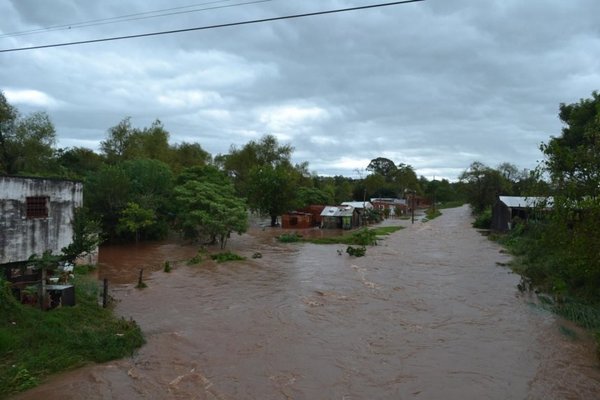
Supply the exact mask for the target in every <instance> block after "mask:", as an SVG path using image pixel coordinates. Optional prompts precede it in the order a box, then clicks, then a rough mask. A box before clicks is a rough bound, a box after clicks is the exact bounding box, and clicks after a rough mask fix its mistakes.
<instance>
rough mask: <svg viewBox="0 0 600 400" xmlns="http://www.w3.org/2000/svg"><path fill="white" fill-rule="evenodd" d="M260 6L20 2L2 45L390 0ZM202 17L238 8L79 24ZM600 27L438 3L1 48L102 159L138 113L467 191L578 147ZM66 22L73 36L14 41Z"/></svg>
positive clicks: (56, 118)
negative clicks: (470, 172)
mask: <svg viewBox="0 0 600 400" xmlns="http://www.w3.org/2000/svg"><path fill="white" fill-rule="evenodd" d="M242 3H252V0H231V1H215V0H128V1H123V0H103V1H97V2H87V1H85V2H84V1H77V0H53V1H46V0H2V1H0V15H2V18H1V19H0V49H9V48H15V47H22V46H33V45H42V44H51V43H57V42H69V41H78V40H87V39H97V38H103V37H110V36H119V35H130V34H137V33H145V32H153V31H160V30H171V29H181V28H191V27H196V26H203V25H211V24H220V23H229V22H237V21H242V20H248V19H258V18H269V17H276V16H283V15H288V14H297V13H307V12H315V11H321V10H329V9H335V8H345V7H354V6H361V5H368V4H376V3H378V2H377V1H373V0H271V1H263V2H254V4H242ZM190 5H197V6H196V7H195V8H189V7H188V8H178V9H177V10H171V11H169V12H171V13H173V12H180V11H191V10H195V9H196V10H197V9H200V8H208V7H222V6H226V5H229V6H231V7H226V8H215V9H212V10H204V11H196V12H187V13H184V14H182V13H179V14H176V15H171V16H165V17H160V18H146V19H136V20H129V21H125V22H118V23H114V21H112V20H105V21H104V23H103V24H98V23H95V24H92V25H93V26H86V27H79V26H78V25H76V24H77V23H80V22H86V21H98V20H100V19H108V18H113V17H120V16H124V15H132V14H139V13H144V12H149V11H155V10H165V9H173V8H175V7H184V6H190ZM152 15H153V14H143V15H137V16H136V18H139V17H142V16H144V17H149V16H152ZM599 18H600V1H598V0H569V1H565V0H426V1H424V2H416V3H410V4H403V5H396V6H391V7H384V8H378V9H368V10H362V11H352V12H347V13H340V14H331V15H323V16H316V17H309V18H302V19H293V20H283V21H277V22H269V23H264V24H256V25H246V26H237V27H228V28H222V29H214V30H204V31H196V32H189V33H180V34H173V35H163V36H156V37H149V38H139V39H131V40H123V41H113V42H105V43H96V44H86V45H80V46H71V47H60V48H48V49H40V50H30V51H20V52H9V53H0V90H2V91H4V93H5V95H6V97H7V98H8V100H9V102H10V103H11V104H13V105H15V106H16V107H17V108H19V110H20V111H21V112H22V113H23V114H27V113H29V112H32V111H46V112H47V113H48V114H49V115H50V117H51V119H52V121H53V122H54V124H55V126H56V131H57V135H58V145H59V146H60V147H71V146H84V147H89V148H92V149H98V144H99V142H100V141H101V140H103V139H104V138H105V137H106V132H107V130H108V129H109V128H110V127H111V126H114V125H116V124H117V123H118V122H119V121H120V120H121V119H123V118H124V117H126V116H130V117H131V118H132V123H133V124H134V126H137V127H144V126H149V125H150V124H151V122H152V121H153V120H155V119H156V118H159V119H160V120H162V121H163V123H164V125H165V128H166V129H167V130H168V131H169V132H170V134H171V142H172V143H177V142H181V141H187V142H198V143H200V144H201V145H202V147H203V148H204V149H205V150H207V151H208V152H210V153H211V154H212V155H213V156H214V155H216V154H219V153H227V152H228V150H229V148H230V146H231V145H232V144H233V145H236V146H238V147H239V146H243V145H244V144H245V143H247V142H248V141H250V140H252V139H259V138H260V137H261V136H263V135H264V134H267V133H269V134H273V135H275V136H276V137H278V138H279V140H280V141H281V142H282V143H289V144H291V145H292V146H293V147H294V148H295V152H294V161H296V162H301V161H308V162H309V166H310V170H311V171H315V172H317V173H318V174H320V175H338V174H341V175H345V176H357V172H356V169H361V170H364V168H365V167H366V166H367V165H368V163H369V161H370V160H371V159H373V158H376V157H386V158H389V159H391V160H393V161H394V162H396V163H406V164H410V165H412V166H413V167H414V168H415V170H416V171H417V174H418V175H424V176H426V177H427V178H428V179H432V178H433V176H436V177H437V178H439V177H446V178H449V179H452V180H454V179H456V177H457V176H458V175H459V174H460V173H461V172H462V171H463V170H464V169H465V168H467V167H468V166H469V164H470V163H471V162H473V161H476V160H478V161H481V162H483V163H485V164H487V165H490V166H494V167H495V166H497V165H498V164H500V163H501V162H505V161H506V162H511V163H514V164H516V165H517V166H518V167H519V168H533V167H535V165H536V162H537V161H538V160H540V159H541V153H540V151H539V150H538V148H539V145H540V143H541V142H545V141H547V140H548V139H549V138H550V136H558V135H560V130H561V123H560V121H559V119H558V117H557V112H558V107H559V104H560V103H571V102H575V101H578V100H579V99H580V98H587V97H590V95H591V92H592V91H594V90H600V22H599V21H600V19H599ZM130 19H131V18H130ZM108 22H111V23H108ZM60 25H70V26H71V28H70V29H61V30H42V31H41V32H37V33H36V34H29V35H14V34H13V33H15V32H21V33H23V32H24V31H31V30H37V29H40V28H46V27H50V26H60ZM7 34H11V35H7Z"/></svg>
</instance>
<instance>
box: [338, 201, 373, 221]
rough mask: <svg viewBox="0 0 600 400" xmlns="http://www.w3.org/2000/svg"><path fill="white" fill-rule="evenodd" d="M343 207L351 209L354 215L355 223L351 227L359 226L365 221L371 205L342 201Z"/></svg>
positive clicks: (365, 202) (362, 202)
mask: <svg viewBox="0 0 600 400" xmlns="http://www.w3.org/2000/svg"><path fill="white" fill-rule="evenodd" d="M342 205H343V206H350V207H353V208H354V210H355V213H356V217H355V222H354V223H353V226H361V225H363V224H364V223H365V221H366V213H367V210H372V209H373V208H374V207H373V204H371V203H370V202H368V201H344V202H343V203H342Z"/></svg>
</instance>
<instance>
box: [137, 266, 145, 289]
mask: <svg viewBox="0 0 600 400" xmlns="http://www.w3.org/2000/svg"><path fill="white" fill-rule="evenodd" d="M143 276H144V268H141V269H140V277H139V278H138V287H142V285H143V284H144V282H143Z"/></svg>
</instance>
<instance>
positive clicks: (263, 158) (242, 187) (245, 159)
mask: <svg viewBox="0 0 600 400" xmlns="http://www.w3.org/2000/svg"><path fill="white" fill-rule="evenodd" d="M292 152H293V148H292V147H291V146H289V145H280V144H279V142H278V141H277V138H275V136H272V135H265V136H263V137H262V138H261V139H260V140H259V141H258V142H257V141H254V140H252V141H250V142H248V143H247V144H246V145H244V146H243V147H242V148H241V149H238V148H236V147H235V146H232V147H231V149H230V150H229V154H225V155H218V156H217V157H215V163H216V165H218V166H219V167H220V168H221V169H222V170H223V171H225V172H226V173H227V174H228V175H229V176H230V177H231V178H232V179H233V183H234V185H235V188H236V190H237V192H238V194H239V195H241V196H243V197H248V193H249V191H250V188H249V185H250V180H251V176H250V174H251V171H252V170H254V169H256V167H261V166H266V165H269V166H271V167H274V166H276V165H279V164H281V163H288V164H290V162H291V161H290V159H291V155H292Z"/></svg>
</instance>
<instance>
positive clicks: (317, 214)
mask: <svg viewBox="0 0 600 400" xmlns="http://www.w3.org/2000/svg"><path fill="white" fill-rule="evenodd" d="M324 209H325V206H323V205H318V204H311V205H310V206H308V207H304V208H300V209H299V210H298V211H301V212H304V213H309V214H311V215H312V224H313V226H321V223H322V222H323V217H321V213H322V212H323V210H324Z"/></svg>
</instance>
